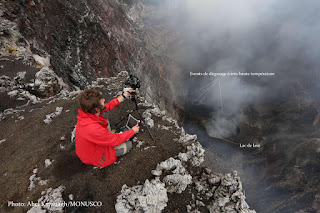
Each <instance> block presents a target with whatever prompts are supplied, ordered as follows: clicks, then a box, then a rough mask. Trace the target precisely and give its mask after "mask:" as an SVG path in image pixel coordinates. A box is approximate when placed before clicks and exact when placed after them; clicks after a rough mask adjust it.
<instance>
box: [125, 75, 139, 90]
mask: <svg viewBox="0 0 320 213" xmlns="http://www.w3.org/2000/svg"><path fill="white" fill-rule="evenodd" d="M124 84H125V85H128V86H130V87H131V88H132V89H134V90H136V89H137V88H140V80H139V78H137V77H136V76H134V75H130V77H129V78H128V80H127V81H126V82H125V83H124Z"/></svg>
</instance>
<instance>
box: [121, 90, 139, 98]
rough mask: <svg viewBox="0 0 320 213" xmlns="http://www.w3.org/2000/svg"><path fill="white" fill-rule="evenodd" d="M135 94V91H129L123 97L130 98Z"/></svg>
mask: <svg viewBox="0 0 320 213" xmlns="http://www.w3.org/2000/svg"><path fill="white" fill-rule="evenodd" d="M135 92H136V91H135V90H134V89H131V90H129V91H127V92H124V93H123V95H124V96H126V97H130V96H132V94H131V93H135Z"/></svg>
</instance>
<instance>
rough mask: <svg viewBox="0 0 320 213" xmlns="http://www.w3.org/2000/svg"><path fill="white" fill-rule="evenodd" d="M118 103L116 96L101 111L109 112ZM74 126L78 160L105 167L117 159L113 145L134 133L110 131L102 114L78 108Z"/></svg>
mask: <svg viewBox="0 0 320 213" xmlns="http://www.w3.org/2000/svg"><path fill="white" fill-rule="evenodd" d="M118 105H119V100H118V99H117V98H115V99H113V100H111V101H110V102H109V103H106V104H105V106H106V108H105V109H104V110H102V111H101V113H102V112H109V111H110V110H112V109H114V108H115V107H117V106H118ZM78 112H79V115H78V117H77V119H78V122H77V127H76V136H75V138H76V142H75V143H76V154H77V155H78V157H79V158H80V160H81V161H82V162H83V163H85V164H89V165H94V166H98V167H106V166H109V165H111V164H113V163H114V162H115V161H116V160H117V156H116V152H115V150H114V147H115V146H118V145H120V144H122V143H123V142H125V141H127V140H128V139H129V138H131V137H132V136H133V135H134V131H133V130H132V129H131V130H128V131H125V132H123V133H121V134H119V133H114V134H113V133H111V132H109V130H108V121H107V119H106V118H105V117H104V116H102V115H101V114H100V115H99V116H96V115H94V114H92V113H86V112H83V111H82V110H81V109H79V110H78Z"/></svg>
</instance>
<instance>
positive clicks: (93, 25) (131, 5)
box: [4, 0, 173, 111]
mask: <svg viewBox="0 0 320 213" xmlns="http://www.w3.org/2000/svg"><path fill="white" fill-rule="evenodd" d="M30 2H32V3H30ZM4 8H5V10H4V17H5V18H7V19H9V20H11V21H14V22H16V23H17V24H18V28H19V30H20V32H21V34H22V35H23V36H24V37H25V38H26V40H27V41H28V42H29V43H30V45H31V47H30V48H31V50H32V52H33V53H37V54H39V55H41V54H43V50H44V51H46V52H47V53H48V54H49V55H50V58H51V66H52V69H53V70H54V71H55V72H56V73H57V74H58V75H59V76H60V77H62V78H63V81H64V82H66V83H67V84H68V85H70V86H76V87H80V88H85V87H86V86H88V85H89V84H90V83H91V82H92V80H95V79H96V78H98V77H110V76H115V75H116V74H117V73H119V72H120V71H121V70H127V71H129V72H130V73H133V74H135V75H137V76H138V77H139V78H141V80H142V93H144V94H145V95H146V96H147V98H148V100H157V101H158V103H159V105H160V107H161V108H165V107H166V108H168V109H169V111H172V110H173V109H172V100H171V97H172V91H171V87H170V84H169V83H168V82H169V81H167V80H168V78H169V77H170V73H169V71H168V70H169V69H168V68H166V67H167V66H166V64H167V62H168V61H169V60H168V59H166V57H164V56H162V55H161V51H160V52H159V51H158V53H157V55H154V52H153V51H150V49H151V48H153V49H155V46H156V48H158V49H161V47H159V46H158V45H159V44H161V43H162V44H161V45H162V46H165V45H166V44H167V43H164V42H162V41H163V39H164V38H162V37H161V31H160V30H158V29H153V27H152V26H150V25H149V26H148V25H145V24H144V18H145V17H144V15H143V14H147V12H145V11H152V8H151V6H150V5H146V4H143V3H142V2H140V1H139V0H134V1H130V2H128V1H123V2H119V1H115V0H112V1H102V0H98V1H89V0H81V1H77V0H67V1H61V0H58V1H40V0H36V1H22V0H21V1H8V2H5V3H4ZM147 30H148V32H152V34H150V33H149V34H148V33H147V32H146V31H147ZM166 34H168V33H167V32H166ZM169 35H170V33H169ZM169 37H170V36H169ZM157 39H158V40H157ZM166 39H167V40H168V36H167V38H166ZM151 41H153V42H151ZM146 42H148V43H149V44H147V43H146ZM152 46H153V47H152ZM153 49H152V50H153ZM162 49H164V48H162Z"/></svg>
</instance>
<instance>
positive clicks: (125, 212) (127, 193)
mask: <svg viewBox="0 0 320 213" xmlns="http://www.w3.org/2000/svg"><path fill="white" fill-rule="evenodd" d="M167 202H168V196H167V190H166V188H165V187H164V183H161V182H160V181H159V179H153V180H151V181H149V180H146V181H145V183H144V184H143V185H138V186H134V187H131V188H130V187H128V186H127V185H124V186H122V189H121V194H120V195H119V196H118V199H117V203H116V205H115V208H116V211H117V212H118V213H129V212H132V213H133V212H152V213H158V212H161V211H162V210H163V209H164V208H165V207H166V206H167Z"/></svg>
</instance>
